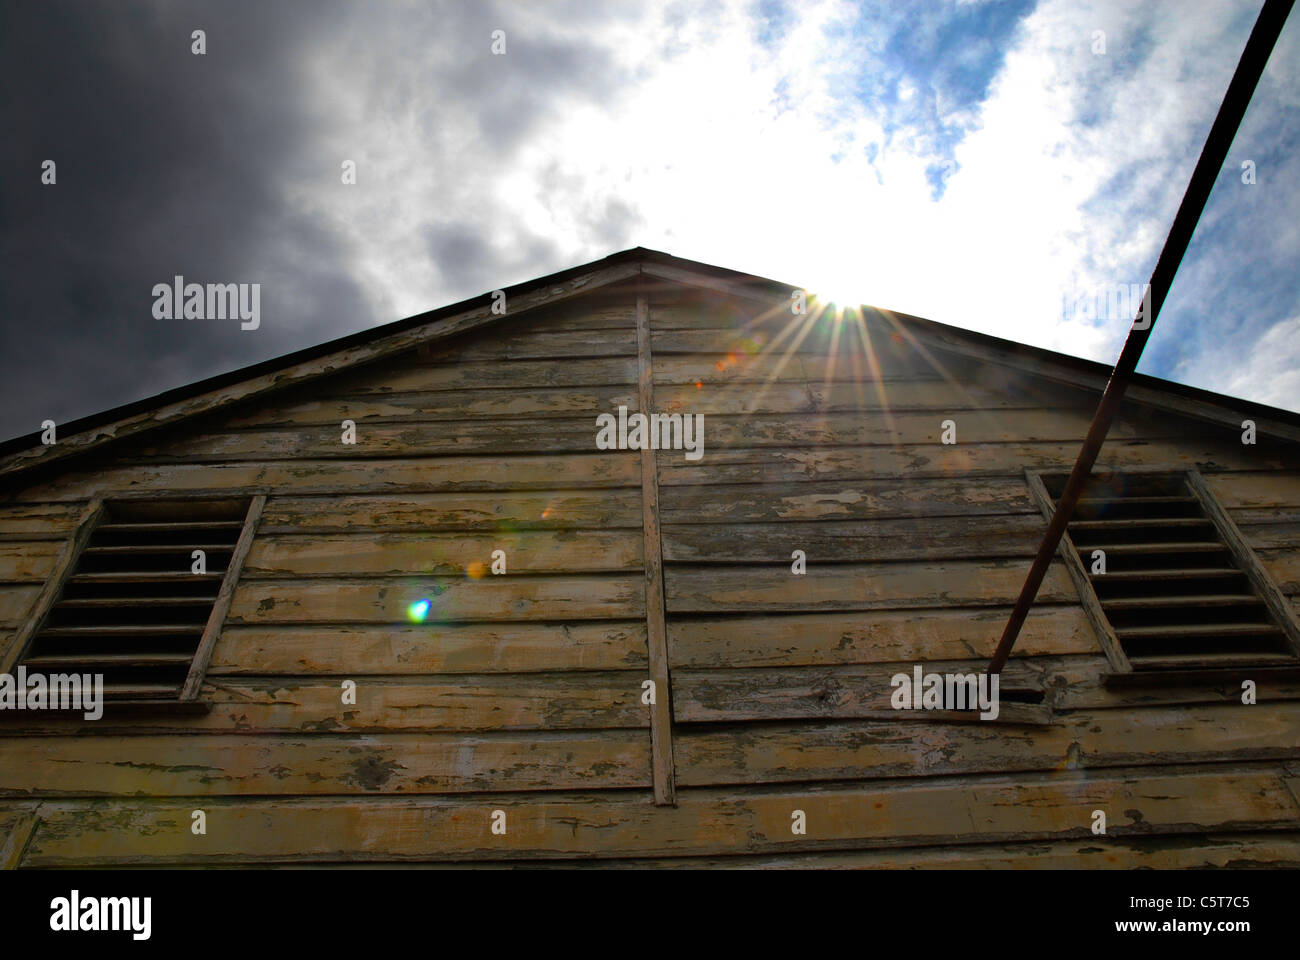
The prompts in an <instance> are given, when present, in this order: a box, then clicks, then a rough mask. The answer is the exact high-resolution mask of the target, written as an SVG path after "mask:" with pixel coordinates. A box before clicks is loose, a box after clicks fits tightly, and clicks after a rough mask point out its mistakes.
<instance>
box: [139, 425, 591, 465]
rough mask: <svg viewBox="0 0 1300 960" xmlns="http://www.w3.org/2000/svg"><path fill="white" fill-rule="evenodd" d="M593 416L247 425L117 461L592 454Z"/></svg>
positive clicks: (142, 449) (162, 443) (150, 447)
mask: <svg viewBox="0 0 1300 960" xmlns="http://www.w3.org/2000/svg"><path fill="white" fill-rule="evenodd" d="M596 433H597V427H596V418H595V416H594V415H593V416H592V417H591V418H590V419H573V418H560V419H556V418H552V419H545V420H543V419H515V420H450V421H446V422H433V423H424V422H414V421H413V422H410V423H400V424H391V423H383V424H372V425H365V424H357V426H356V435H355V440H356V442H355V443H343V442H342V437H343V431H342V430H340V428H339V424H338V423H330V424H316V425H307V426H303V427H301V428H288V429H275V428H268V429H251V428H250V429H247V430H238V431H231V432H227V433H197V434H193V435H191V436H187V437H179V438H172V439H159V440H158V441H157V442H156V443H152V444H147V445H137V446H135V447H134V448H133V449H131V450H130V451H124V452H123V453H122V455H121V456H120V457H118V459H117V461H116V462H117V463H119V464H125V463H137V462H138V463H184V462H199V461H202V462H213V463H215V462H219V461H227V460H249V459H264V460H280V459H322V458H334V457H337V458H356V457H422V456H427V457H449V456H455V455H457V454H472V455H478V456H481V455H485V454H501V455H509V454H520V453H524V454H529V453H533V454H556V453H575V454H597V453H598V452H599V451H598V449H597V447H596Z"/></svg>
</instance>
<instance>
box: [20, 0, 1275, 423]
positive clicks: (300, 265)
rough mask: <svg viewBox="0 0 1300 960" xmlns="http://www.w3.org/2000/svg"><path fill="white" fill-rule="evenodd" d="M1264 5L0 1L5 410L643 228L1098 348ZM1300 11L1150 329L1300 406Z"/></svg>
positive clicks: (1216, 379) (989, 328) (465, 283)
mask: <svg viewBox="0 0 1300 960" xmlns="http://www.w3.org/2000/svg"><path fill="white" fill-rule="evenodd" d="M1259 8H1260V0H1240V2H1228V0H1215V2H1194V0H1178V2H1164V3H1160V2H1143V3H1137V2H1130V0H1115V2H1096V3H1088V2H1079V0H1068V2H1065V0H1041V2H1037V3H1035V2H1032V0H982V2H938V0H933V2H919V0H918V2H906V3H905V2H902V0H897V2H887V3H871V2H865V0H863V2H847V0H812V2H807V3H790V4H785V3H777V2H774V0H735V2H732V0H692V2H667V3H644V4H643V3H636V2H632V0H620V2H617V3H608V4H593V3H588V2H580V0H554V2H529V3H522V2H521V3H504V2H500V3H491V2H473V3H469V2H449V3H436V2H428V0H420V2H410V3H405V2H386V0H365V2H354V3H342V2H328V0H319V2H311V3H301V2H289V0H277V2H275V3H263V2H222V3H219V4H218V3H212V4H198V3H185V2H166V3H164V2H156V3H154V2H129V0H118V2H114V3H103V4H90V3H81V2H73V3H66V2H58V0H44V2H41V3H22V4H20V3H6V4H4V5H3V7H0V71H3V79H4V83H3V86H2V87H0V102H2V103H3V114H2V116H3V117H4V123H5V130H4V137H3V139H0V253H2V254H3V282H2V283H0V382H3V389H2V391H0V397H3V404H2V405H0V438H8V437H12V436H16V435H19V434H26V433H30V432H32V431H35V430H38V429H39V428H40V423H41V421H43V420H45V419H52V420H54V421H56V422H58V423H62V422H66V421H67V420H69V419H72V418H75V417H79V416H85V415H89V414H93V413H97V412H99V411H102V410H105V409H108V408H110V407H113V406H116V405H118V404H122V403H127V402H130V401H133V400H137V399H140V398H143V397H147V396H151V395H153V394H156V393H158V392H161V391H163V390H166V389H169V388H171V387H176V386H181V385H184V384H187V383H191V382H193V381H195V380H198V379H201V378H204V377H207V376H212V375H215V374H219V373H223V372H225V371H228V370H233V369H236V368H239V367H242V366H245V365H248V364H251V363H256V362H258V361H261V360H265V359H268V358H271V357H276V356H280V355H282V354H284V353H287V352H290V351H292V350H296V349H300V348H303V347H308V346H312V345H314V344H317V343H321V342H323V341H326V340H330V339H333V338H335V337H339V336H343V335H345V334H349V333H353V332H356V331H359V330H364V329H366V328H368V327H371V326H375V325H377V324H383V323H388V322H391V321H394V320H398V319H401V318H403V317H406V316H410V315H413V314H416V313H421V312H423V311H426V310H430V309H434V308H436V307H440V306H443V305H446V304H449V303H453V302H456V301H459V300H462V299H465V298H468V297H472V296H476V295H478V294H482V293H485V292H487V291H490V290H493V289H496V288H499V287H505V286H509V285H510V284H514V283H519V282H523V281H526V280H530V279H533V278H535V277H539V276H543V275H545V274H548V273H551V272H554V271H556V270H561V269H564V268H567V267H571V266H576V265H579V264H582V263H586V262H589V261H591V260H596V259H599V258H601V257H604V256H607V255H608V254H610V253H613V252H615V251H618V250H622V249H626V248H629V247H635V246H644V247H650V248H652V249H658V250H663V251H666V252H668V253H671V254H674V255H677V256H681V257H686V258H689V259H693V260H699V261H703V262H706V263H712V264H717V265H719V266H723V267H729V268H732V269H735V270H741V271H745V272H749V273H754V274H758V275H760V276H765V277H770V278H773V279H776V280H780V281H783V282H789V283H791V284H797V285H801V286H805V287H807V288H808V289H810V290H813V291H820V292H821V293H822V294H823V295H824V296H829V297H832V298H835V299H839V300H844V301H852V302H857V301H861V302H864V303H868V304H871V305H874V306H878V307H883V308H888V309H893V310H898V311H901V312H905V313H910V314H914V315H918V316H923V317H928V318H930V319H932V320H937V321H940V322H943V323H948V324H953V325H955V326H959V327H964V328H968V329H973V330H978V331H981V332H985V333H989V334H993V335H996V336H1001V337H1006V338H1008V339H1012V340H1017V341H1021V342H1024V343H1030V344H1034V345H1037V346H1041V347H1046V348H1049V349H1053V350H1059V351H1062V352H1064V353H1069V354H1073V355H1076V356H1081V357H1086V358H1089V359H1093V360H1100V361H1103V362H1106V363H1113V362H1114V359H1115V357H1116V356H1117V355H1118V352H1119V348H1120V346H1121V344H1122V342H1123V338H1124V336H1125V335H1126V333H1127V332H1128V329H1129V326H1130V325H1131V323H1132V314H1131V313H1125V312H1122V311H1120V310H1117V309H1112V308H1111V305H1110V301H1111V299H1113V297H1111V294H1112V293H1113V291H1114V290H1115V289H1116V288H1117V287H1121V286H1122V288H1123V289H1124V290H1129V289H1132V287H1131V285H1134V284H1137V285H1140V284H1143V283H1145V282H1146V281H1147V279H1148V278H1149V276H1150V273H1151V270H1152V268H1153V267H1154V265H1155V261H1156V258H1157V256H1158V254H1159V251H1160V247H1161V244H1162V243H1163V241H1164V239H1165V236H1166V234H1167V233H1168V230H1169V226H1170V224H1171V222H1172V220H1173V216H1174V213H1175V211H1176V210H1177V208H1178V203H1179V201H1180V199H1181V198H1182V194H1183V191H1184V190H1185V189H1186V186H1187V182H1188V179H1189V178H1190V176H1191V172H1192V168H1193V166H1194V164H1195V162H1196V158H1197V156H1198V155H1199V153H1200V150H1201V147H1202V145H1203V144H1204V141H1205V137H1206V134H1207V133H1208V132H1209V128H1210V124H1211V123H1212V121H1213V118H1214V115H1215V112H1216V111H1217V109H1218V106H1219V103H1220V101H1221V99H1222V97H1223V94H1224V91H1225V90H1226V88H1227V85H1228V81H1229V79H1230V78H1231V76H1232V72H1233V70H1234V68H1235V66H1236V63H1237V60H1238V58H1239V56H1240V54H1241V51H1242V48H1243V47H1244V45H1245V41H1246V38H1247V36H1248V35H1249V32H1250V28H1251V26H1252V24H1253V23H1254V20H1255V18H1256V16H1257V15H1258V12H1259ZM1298 19H1300V15H1297V16H1293V17H1292V18H1291V22H1289V23H1288V25H1287V27H1286V28H1285V30H1284V32H1283V34H1282V37H1281V39H1280V41H1279V44H1278V47H1277V48H1276V49H1275V51H1274V53H1273V56H1272V58H1271V60H1270V62H1269V66H1268V68H1267V70H1266V71H1265V73H1264V76H1263V78H1262V80H1261V82H1260V85H1259V88H1258V89H1257V91H1256V93H1255V97H1254V99H1253V100H1252V102H1251V105H1250V109H1249V111H1248V113H1247V115H1246V118H1245V121H1244V123H1243V125H1242V128H1241V130H1240V132H1239V133H1238V135H1237V138H1236V140H1235V142H1234V144H1233V147H1232V149H1231V151H1230V153H1229V156H1228V161H1227V163H1226V164H1225V166H1224V169H1223V171H1222V172H1221V174H1220V176H1219V179H1218V182H1217V183H1216V185H1215V188H1214V191H1213V194H1212V195H1211V198H1210V202H1209V205H1208V206H1207V208H1206V211H1205V214H1204V216H1203V217H1202V219H1201V223H1200V226H1199V227H1198V229H1197V232H1196V235H1195V237H1194V239H1193V242H1192V246H1191V248H1190V250H1189V251H1188V254H1187V257H1186V258H1185V259H1184V261H1183V265H1182V267H1181V269H1180V271H1179V273H1178V276H1177V278H1176V279H1175V282H1174V285H1173V289H1172V290H1171V293H1170V296H1169V299H1168V300H1167V301H1166V302H1165V306H1164V309H1163V311H1162V313H1161V316H1160V319H1159V322H1158V324H1157V326H1156V329H1155V331H1154V333H1153V335H1152V337H1151V340H1150V342H1149V345H1148V347H1147V351H1146V354H1145V355H1144V357H1143V360H1142V363H1141V365H1140V367H1139V370H1141V371H1142V372H1144V373H1148V374H1152V375H1155V376H1158V377H1164V378H1167V379H1170V380H1174V381H1177V382H1179V383H1185V384H1189V385H1192V386H1196V387H1202V388H1205V389H1209V390H1215V391H1220V392H1223V393H1227V394H1231V395H1234V396H1239V397H1243V398H1246V399H1249V400H1254V401H1257V402H1261V403H1266V404H1271V405H1273V406H1278V407H1283V408H1286V409H1290V410H1296V411H1300V280H1298V279H1297V278H1298V277H1300V190H1297V186H1296V185H1297V184H1300V150H1297V142H1298V141H1300V113H1298V112H1297V107H1298V106H1300V24H1297V22H1296V21H1297V20H1298ZM195 30H202V31H203V43H204V52H203V53H196V52H195V39H194V36H193V34H194V31H195ZM494 31H502V33H501V34H497V35H496V37H495V38H494ZM494 46H495V47H496V48H497V51H498V52H494V50H493V48H494ZM49 160H52V161H54V167H53V178H54V182H53V183H44V182H42V180H43V179H48V177H49V173H48V165H47V164H46V161H49ZM345 163H351V164H353V165H354V169H355V182H353V183H345V182H344V180H345V179H346V178H345V176H344V173H343V170H344V164H345ZM1243 165H1245V167H1244V166H1243ZM1246 167H1249V170H1247V169H1246ZM1246 181H1253V182H1246ZM176 275H181V276H183V277H184V278H185V279H186V281H187V282H198V283H247V284H253V283H257V284H260V293H261V300H260V323H259V325H258V326H257V328H256V329H241V326H242V325H241V323H240V322H239V321H238V320H237V319H195V318H190V319H184V318H177V319H167V318H165V317H163V318H160V317H158V316H156V315H155V314H156V311H155V296H154V293H153V288H154V286H155V285H156V284H160V283H171V282H172V278H173V277H174V276H176Z"/></svg>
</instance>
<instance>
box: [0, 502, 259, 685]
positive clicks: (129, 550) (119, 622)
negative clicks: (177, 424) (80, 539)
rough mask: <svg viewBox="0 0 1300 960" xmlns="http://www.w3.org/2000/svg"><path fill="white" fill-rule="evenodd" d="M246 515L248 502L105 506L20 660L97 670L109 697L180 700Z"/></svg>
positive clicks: (38, 667)
mask: <svg viewBox="0 0 1300 960" xmlns="http://www.w3.org/2000/svg"><path fill="white" fill-rule="evenodd" d="M247 511H248V501H247V500H243V501H239V500H210V501H203V500H198V501H185V502H169V501H153V502H120V503H109V504H106V505H105V512H104V514H103V515H102V517H101V519H100V522H99V523H98V524H97V525H96V526H95V528H94V530H93V531H92V532H91V535H90V539H89V541H88V542H87V545H86V547H85V549H84V550H82V552H81V555H80V556H79V557H77V558H76V561H75V566H74V567H73V570H72V571H71V574H70V575H69V576H68V578H67V580H66V581H65V582H64V585H63V589H62V592H61V593H60V594H59V598H58V600H57V601H56V602H55V603H54V606H53V607H52V608H51V610H50V615H49V616H48V617H47V618H46V620H45V623H44V624H43V625H42V627H41V629H40V630H39V631H38V632H37V634H36V636H35V637H33V639H32V642H31V645H30V646H29V647H28V649H27V652H26V655H25V656H24V657H23V659H22V661H21V662H22V664H23V665H24V666H26V667H27V669H28V670H29V671H40V672H42V673H74V672H75V673H90V674H96V673H102V674H103V675H104V695H105V698H106V699H107V698H113V699H131V700H149V699H176V698H177V697H178V696H179V695H180V692H181V687H182V686H183V685H184V683H185V678H186V675H187V674H188V673H189V669H190V664H191V662H192V661H193V659H194V654H195V651H196V649H197V647H198V644H199V640H200V638H201V637H202V636H203V630H204V627H205V626H206V625H207V622H208V617H209V615H210V614H211V613H212V608H213V603H214V601H215V600H216V597H217V593H218V591H219V589H220V587H221V581H222V577H223V576H224V575H225V572H226V567H227V566H228V565H229V563H230V559H231V556H232V553H233V551H234V548H235V543H236V541H237V540H238V539H239V534H240V531H241V529H242V527H243V525H244V518H245V515H246V513H247ZM195 550H202V551H204V554H205V561H206V567H207V570H206V572H205V573H195V572H193V565H194V559H193V552H194V551H195Z"/></svg>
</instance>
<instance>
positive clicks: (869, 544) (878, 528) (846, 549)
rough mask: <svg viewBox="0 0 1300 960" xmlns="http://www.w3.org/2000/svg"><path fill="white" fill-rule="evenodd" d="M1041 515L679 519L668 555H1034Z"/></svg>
mask: <svg viewBox="0 0 1300 960" xmlns="http://www.w3.org/2000/svg"><path fill="white" fill-rule="evenodd" d="M1042 528H1043V522H1042V517H1041V516H1039V515H1029V514H1025V515H1007V516H978V517H970V518H966V517H925V518H915V519H912V518H908V519H898V520H873V521H866V522H854V521H842V520H841V521H835V522H827V521H818V522H811V523H782V524H780V525H771V524H761V523H743V524H742V523H734V524H709V523H691V524H671V525H668V526H666V527H665V528H664V559H665V560H673V561H676V562H679V563H688V562H691V561H698V562H705V563H716V562H717V560H718V557H719V555H722V554H723V552H724V550H725V556H726V558H727V560H728V561H729V562H731V563H781V562H783V561H787V560H789V559H790V555H791V553H792V552H793V551H794V550H796V549H798V550H802V551H803V552H804V554H805V556H806V557H807V558H808V561H809V562H810V563H850V562H855V561H858V562H865V561H869V560H925V559H936V560H940V559H959V558H976V557H1032V556H1033V555H1034V552H1035V551H1036V550H1037V548H1038V543H1039V541H1040V540H1042V538H1043V529H1042Z"/></svg>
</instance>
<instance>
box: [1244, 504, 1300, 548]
mask: <svg viewBox="0 0 1300 960" xmlns="http://www.w3.org/2000/svg"><path fill="white" fill-rule="evenodd" d="M1232 513H1233V514H1234V516H1233V519H1234V520H1236V522H1237V527H1238V528H1239V529H1240V530H1241V535H1242V536H1243V537H1245V538H1246V542H1247V543H1249V544H1250V546H1251V548H1252V549H1254V550H1275V549H1278V548H1281V549H1292V550H1295V549H1300V511H1297V517H1296V519H1295V520H1293V521H1289V522H1287V523H1242V522H1241V521H1240V520H1239V519H1237V517H1236V516H1235V514H1239V513H1241V511H1239V510H1234V511H1232Z"/></svg>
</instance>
